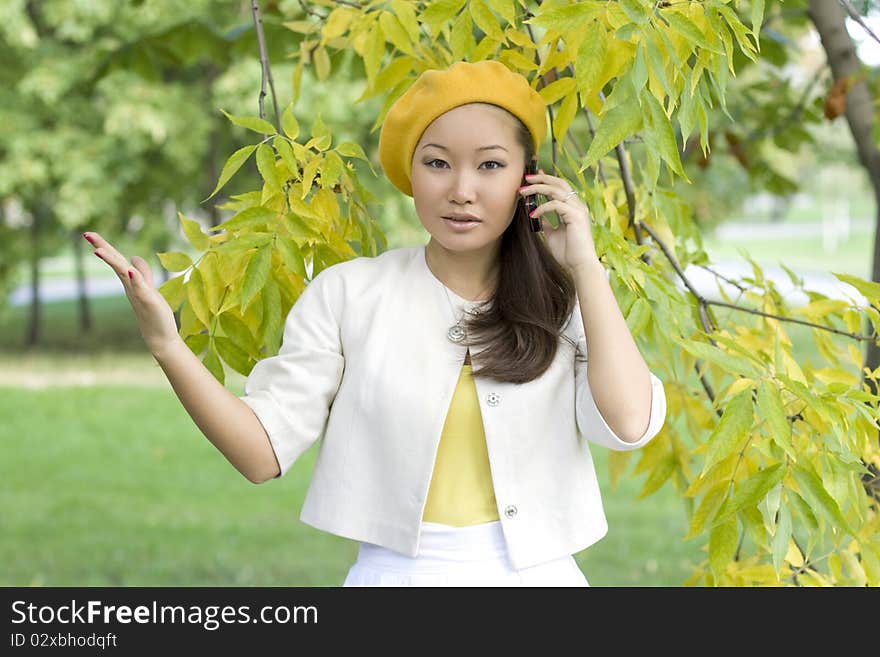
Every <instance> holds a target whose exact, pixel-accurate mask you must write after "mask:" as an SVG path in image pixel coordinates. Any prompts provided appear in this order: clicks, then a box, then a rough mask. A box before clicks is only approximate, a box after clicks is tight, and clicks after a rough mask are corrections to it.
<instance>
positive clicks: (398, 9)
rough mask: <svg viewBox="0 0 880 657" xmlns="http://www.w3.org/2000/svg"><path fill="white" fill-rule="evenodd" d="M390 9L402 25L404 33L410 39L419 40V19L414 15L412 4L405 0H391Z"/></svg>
mask: <svg viewBox="0 0 880 657" xmlns="http://www.w3.org/2000/svg"><path fill="white" fill-rule="evenodd" d="M391 9H392V10H394V15H395V16H397V20H399V21H400V24H401V25H403V28H404V29H405V30H406V33H407V34H408V35H409V38H410V41H412V42H413V43H418V42H419V21H418V18H417V17H416V11H415V9H413V7H412V5H411V4H410V3H409V2H406V1H405V0H391Z"/></svg>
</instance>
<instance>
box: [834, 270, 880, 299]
mask: <svg viewBox="0 0 880 657" xmlns="http://www.w3.org/2000/svg"><path fill="white" fill-rule="evenodd" d="M831 273H832V274H834V276H835V277H837V279H838V280H841V281H843V282H844V283H849V284H850V285H852V286H853V287H854V288H856V289H857V290H858V291H859V292H861V293H862V294H863V295H865V298H866V299H867V300H868V302H869V303H871V304H872V305H875V306H880V283H875V282H874V281H866V280H864V279H863V278H859V277H858V276H852V275H850V274H840V273H838V272H831Z"/></svg>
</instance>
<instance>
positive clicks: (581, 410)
mask: <svg viewBox="0 0 880 657" xmlns="http://www.w3.org/2000/svg"><path fill="white" fill-rule="evenodd" d="M571 321H572V322H574V323H575V324H573V327H574V328H575V334H576V335H577V342H578V345H579V346H580V350H581V352H582V353H584V354H586V355H587V359H588V360H587V362H586V363H584V362H582V361H575V418H576V420H577V427H578V431H579V432H580V434H581V436H583V437H584V438H585V439H586V440H588V441H590V442H593V443H596V444H597V445H602V446H603V447H607V448H608V449H613V450H617V451H627V450H631V449H638V448H639V447H642V446H644V445H645V444H646V443H648V442H649V441H650V440H651V439H652V438H654V436H656V435H657V434H658V433H659V432H660V429H661V427H662V426H663V422H664V420H665V418H666V393H665V392H664V390H663V382H662V381H661V380H660V379H659V378H657V376H656V375H655V374H654V373H653V372H650V375H651V417H650V420H649V421H648V427H647V428H646V429H645V433H643V434H642V436H641V437H640V438H639V439H638V440H637V441H636V442H634V443H629V442H626V441H625V440H623V439H621V438H620V437H619V436H618V435H617V434H616V433H614V430H613V429H612V428H611V427H609V426H608V423H607V422H605V418H603V417H602V413H601V412H600V411H599V407H598V406H596V400H595V399H594V398H593V392H592V391H591V390H590V382H589V380H588V378H587V370H588V368H589V365H590V364H589V354H588V353H587V340H586V337H585V336H584V327H583V320H582V318H581V311H580V306H579V304H578V303H577V301H576V302H575V308H574V313H573V314H572V317H571Z"/></svg>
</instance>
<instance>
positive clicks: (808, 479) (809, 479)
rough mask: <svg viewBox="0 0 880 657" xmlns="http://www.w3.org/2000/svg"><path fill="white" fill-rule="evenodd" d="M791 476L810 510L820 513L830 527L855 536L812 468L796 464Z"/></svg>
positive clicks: (807, 465)
mask: <svg viewBox="0 0 880 657" xmlns="http://www.w3.org/2000/svg"><path fill="white" fill-rule="evenodd" d="M792 474H794V478H795V481H797V483H798V488H799V489H800V493H801V495H803V497H804V499H805V500H806V501H807V503H808V504H809V505H810V508H811V509H813V510H814V511H818V512H819V513H821V514H822V515H823V516H824V517H825V519H826V520H828V521H829V522H831V524H832V526H834V527H837V528H838V529H842V530H843V531H845V532H847V533H848V534H850V535H852V536H855V533H854V532H853V530H852V528H850V526H849V523H848V522H847V521H846V518H844V517H843V513H841V511H840V507H839V506H837V502H836V501H835V500H834V498H833V497H831V495H830V494H829V493H828V491H827V490H825V487H824V486H823V485H822V480H821V479H820V478H819V476H818V475H817V474H816V473H815V472H814V471H813V469H812V466H810V465H809V464H806V465H803V464H801V463H798V464H797V465H796V466H795V467H794V470H793V471H792Z"/></svg>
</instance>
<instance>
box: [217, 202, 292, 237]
mask: <svg viewBox="0 0 880 657" xmlns="http://www.w3.org/2000/svg"><path fill="white" fill-rule="evenodd" d="M277 216H278V213H277V212H276V211H275V210H272V209H271V208H267V207H264V206H262V205H257V206H255V207H252V208H247V209H246V210H242V211H241V212H239V213H238V214H236V215H234V216H233V217H232V218H230V219H227V220H226V221H224V222H223V223H220V224H218V225H216V226H214V227H213V228H212V229H211V230H227V231H230V230H241V229H242V228H253V227H255V226H262V225H264V224H268V223H270V222H272V221H274V220H275V218H276V217H277Z"/></svg>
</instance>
